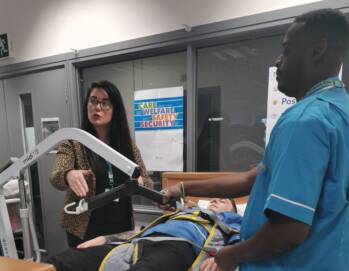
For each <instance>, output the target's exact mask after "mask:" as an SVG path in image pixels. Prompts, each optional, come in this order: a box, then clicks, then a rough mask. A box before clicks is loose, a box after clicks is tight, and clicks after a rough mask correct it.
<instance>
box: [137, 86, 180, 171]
mask: <svg viewBox="0 0 349 271" xmlns="http://www.w3.org/2000/svg"><path fill="white" fill-rule="evenodd" d="M183 114H184V101H183V87H182V86H181V87H172V88H161V89H147V90H138V91H136V92H135V101H134V126H135V131H136V143H137V146H138V147H139V148H140V151H141V153H142V157H143V159H144V163H145V165H146V167H147V170H150V171H183Z"/></svg>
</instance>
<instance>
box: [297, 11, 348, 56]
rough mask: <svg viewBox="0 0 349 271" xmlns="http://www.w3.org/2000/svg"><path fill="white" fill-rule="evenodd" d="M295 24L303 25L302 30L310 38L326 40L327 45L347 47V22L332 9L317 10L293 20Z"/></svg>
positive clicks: (341, 14) (338, 12)
mask: <svg viewBox="0 0 349 271" xmlns="http://www.w3.org/2000/svg"><path fill="white" fill-rule="evenodd" d="M294 22H295V23H304V26H303V29H304V30H305V31H306V33H307V35H309V36H310V37H312V38H315V39H318V38H327V41H328V42H329V44H332V45H337V46H340V47H341V49H343V51H346V50H347V49H348V47H349V22H348V20H347V18H346V17H345V15H344V14H343V13H342V12H340V11H337V10H334V9H319V10H315V11H311V12H307V13H304V14H302V15H300V16H298V17H296V18H295V21H294Z"/></svg>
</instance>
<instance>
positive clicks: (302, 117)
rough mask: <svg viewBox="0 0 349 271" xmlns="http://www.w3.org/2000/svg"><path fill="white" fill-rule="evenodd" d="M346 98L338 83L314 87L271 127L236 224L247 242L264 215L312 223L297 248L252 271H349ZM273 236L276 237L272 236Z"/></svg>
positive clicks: (249, 266) (253, 265) (246, 270)
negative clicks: (271, 213) (241, 213)
mask: <svg viewBox="0 0 349 271" xmlns="http://www.w3.org/2000/svg"><path fill="white" fill-rule="evenodd" d="M348 183H349V96H348V94H347V92H346V90H345V89H344V86H343V84H342V83H341V81H339V79H338V78H329V79H327V80H325V81H323V82H320V83H319V84H318V85H316V86H315V87H314V88H312V89H311V91H309V93H308V95H307V96H306V97H305V98H303V99H302V100H300V101H299V102H298V103H297V104H296V105H294V106H293V107H291V108H289V109H288V110H287V111H286V112H285V113H284V114H283V115H282V116H281V118H280V119H279V121H278V122H277V124H276V126H275V127H274V129H273V131H272V134H271V137H270V141H269V144H268V146H267V148H266V151H265V156H264V158H263V161H262V162H261V163H260V165H259V174H258V176H257V178H256V181H255V184H254V186H253V189H252V191H251V195H250V199H249V203H248V206H247V208H246V212H245V216H244V219H243V223H242V229H241V239H242V240H246V239H248V238H250V237H251V236H252V235H254V234H255V233H256V231H258V230H259V229H260V228H261V227H262V225H264V224H265V223H266V221H267V219H268V218H267V216H266V214H267V212H266V211H267V210H271V211H274V212H277V213H280V214H282V215H285V216H287V217H290V218H292V219H295V220H298V221H301V222H303V223H306V224H308V225H310V233H309V235H308V237H307V239H306V240H305V241H304V243H302V244H301V245H300V246H298V247H296V248H295V249H292V250H291V251H289V252H287V253H285V254H283V255H281V256H278V257H275V258H273V259H271V260H268V261H261V262H247V263H244V264H242V265H241V266H240V270H241V271H252V270H268V271H273V270H275V271H276V270H278V271H279V270H307V271H310V270H311V271H314V270H331V271H337V270H338V271H339V270H341V271H342V270H343V271H344V270H345V271H347V270H349V205H348V196H349V191H348ZM275 238H277V236H275Z"/></svg>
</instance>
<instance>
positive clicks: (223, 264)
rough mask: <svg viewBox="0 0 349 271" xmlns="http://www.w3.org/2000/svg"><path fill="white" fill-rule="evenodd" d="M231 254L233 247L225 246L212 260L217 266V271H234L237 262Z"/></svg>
mask: <svg viewBox="0 0 349 271" xmlns="http://www.w3.org/2000/svg"><path fill="white" fill-rule="evenodd" d="M234 256H235V255H234V254H233V246H226V247H224V248H222V249H221V250H219V251H218V253H217V255H216V257H215V258H214V260H215V262H216V264H217V265H218V270H219V271H234V270H235V269H236V268H237V267H238V266H239V264H240V263H239V262H237V261H236V257H234Z"/></svg>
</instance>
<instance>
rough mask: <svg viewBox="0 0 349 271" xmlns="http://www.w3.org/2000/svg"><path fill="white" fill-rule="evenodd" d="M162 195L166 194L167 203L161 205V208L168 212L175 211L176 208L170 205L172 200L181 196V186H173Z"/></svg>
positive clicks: (163, 191) (162, 191)
mask: <svg viewBox="0 0 349 271" xmlns="http://www.w3.org/2000/svg"><path fill="white" fill-rule="evenodd" d="M161 193H163V194H164V198H165V201H164V203H163V204H159V207H160V208H161V209H163V210H166V211H175V210H176V208H175V207H173V206H171V205H170V204H169V201H170V199H171V198H175V199H178V198H179V197H180V195H181V186H180V184H176V185H172V186H170V187H169V188H167V189H163V190H161Z"/></svg>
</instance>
